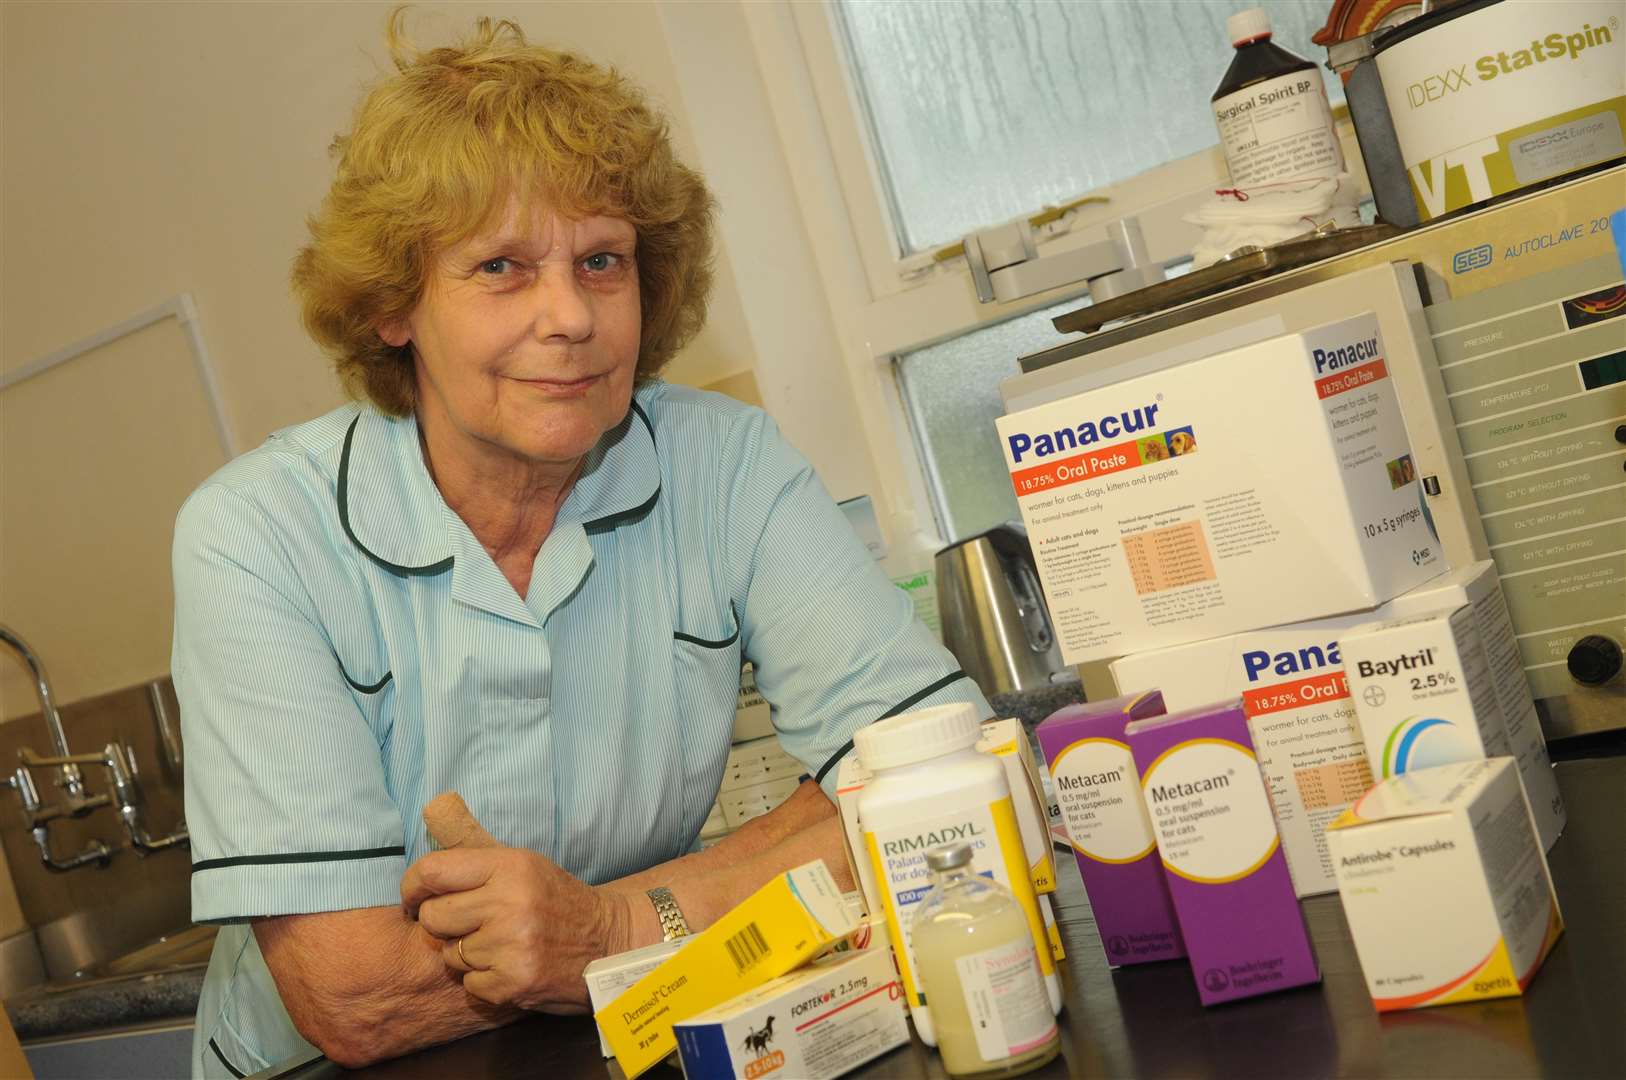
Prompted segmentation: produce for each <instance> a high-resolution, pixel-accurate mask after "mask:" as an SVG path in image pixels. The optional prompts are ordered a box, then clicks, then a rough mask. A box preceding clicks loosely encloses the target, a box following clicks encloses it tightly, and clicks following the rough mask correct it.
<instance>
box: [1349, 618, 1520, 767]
mask: <svg viewBox="0 0 1626 1080" xmlns="http://www.w3.org/2000/svg"><path fill="white" fill-rule="evenodd" d="M1342 646H1343V650H1344V666H1345V670H1346V671H1348V673H1349V685H1350V690H1351V692H1352V693H1353V694H1354V695H1355V712H1356V714H1357V715H1358V716H1359V717H1360V722H1361V736H1362V739H1363V741H1364V742H1365V744H1366V759H1367V762H1368V763H1369V764H1370V765H1371V766H1372V775H1373V776H1374V777H1376V778H1378V779H1380V780H1386V779H1388V778H1389V777H1391V776H1397V775H1399V774H1400V773H1404V772H1409V771H1411V770H1412V769H1421V768H1427V767H1429V766H1431V765H1448V764H1450V763H1452V762H1457V761H1473V760H1477V759H1479V758H1486V757H1501V756H1503V755H1506V754H1508V753H1509V751H1510V747H1509V744H1508V739H1507V725H1506V724H1505V723H1504V722H1503V720H1502V707H1501V703H1500V702H1499V701H1498V700H1497V697H1496V687H1495V686H1494V685H1493V684H1492V681H1491V672H1490V661H1489V660H1488V659H1486V656H1485V649H1484V647H1483V646H1482V645H1481V644H1480V642H1479V632H1478V631H1477V630H1476V629H1475V627H1474V614H1473V609H1472V608H1469V607H1466V606H1463V607H1459V608H1456V609H1454V610H1446V611H1437V612H1433V613H1431V614H1428V615H1418V616H1414V617H1412V618H1407V619H1391V620H1389V621H1387V622H1370V623H1363V624H1362V625H1360V626H1357V627H1354V628H1352V629H1350V630H1349V631H1347V632H1346V633H1345V634H1344V636H1343V640H1342Z"/></svg>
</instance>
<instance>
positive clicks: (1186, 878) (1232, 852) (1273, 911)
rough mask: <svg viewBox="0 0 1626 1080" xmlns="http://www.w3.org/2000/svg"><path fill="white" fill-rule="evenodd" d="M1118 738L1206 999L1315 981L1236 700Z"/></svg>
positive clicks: (1141, 725)
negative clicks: (1125, 746)
mask: <svg viewBox="0 0 1626 1080" xmlns="http://www.w3.org/2000/svg"><path fill="white" fill-rule="evenodd" d="M1125 734H1126V735H1127V736H1128V739H1129V746H1130V748H1131V749H1132V750H1133V751H1134V754H1135V765H1136V766H1137V767H1138V768H1139V770H1140V782H1141V790H1142V792H1143V794H1144V795H1145V798H1146V809H1147V810H1148V811H1149V812H1150V813H1151V816H1152V827H1153V831H1154V832H1156V834H1157V846H1158V854H1159V855H1160V856H1161V857H1162V860H1163V869H1164V871H1165V872H1166V873H1167V876H1168V882H1169V893H1170V895H1171V896H1173V897H1174V910H1175V911H1176V912H1177V913H1178V914H1179V916H1180V933H1181V936H1182V937H1183V938H1184V939H1185V943H1186V955H1187V956H1189V957H1190V958H1191V971H1192V974H1193V975H1194V976H1196V979H1197V992H1198V994H1199V995H1200V996H1201V998H1202V1002H1203V1004H1204V1005H1217V1004H1219V1003H1220V1002H1222V1001H1232V1000H1235V999H1236V998H1244V997H1253V996H1254V995H1256V994H1268V993H1271V992H1273V991H1276V990H1285V989H1287V988H1288V987H1291V986H1303V985H1304V984H1306V983H1316V982H1320V981H1321V970H1320V968H1319V967H1317V965H1316V959H1315V953H1314V952H1313V951H1311V949H1310V935H1309V932H1308V931H1307V930H1306V929H1305V926H1304V914H1303V912H1301V911H1300V910H1299V903H1298V898H1297V896H1295V895H1294V892H1293V880H1292V878H1290V877H1288V874H1287V859H1286V857H1285V856H1284V855H1283V854H1282V844H1281V837H1280V836H1279V835H1278V834H1277V832H1276V819H1275V816H1274V815H1273V814H1272V812H1271V808H1270V796H1269V794H1268V793H1267V792H1266V791H1265V782H1264V778H1263V777H1262V776H1261V775H1260V773H1259V762H1258V760H1257V759H1256V758H1255V757H1254V752H1253V738H1252V736H1250V735H1249V734H1248V717H1247V714H1246V713H1244V712H1243V711H1242V702H1241V700H1240V699H1233V700H1231V701H1223V702H1220V703H1218V704H1215V705H1206V706H1204V707H1202V708H1200V709H1188V710H1186V711H1185V712H1178V713H1171V714H1170V715H1168V716H1159V717H1154V718H1152V719H1149V720H1137V721H1135V722H1133V723H1131V724H1129V725H1128V726H1127V727H1126V728H1125Z"/></svg>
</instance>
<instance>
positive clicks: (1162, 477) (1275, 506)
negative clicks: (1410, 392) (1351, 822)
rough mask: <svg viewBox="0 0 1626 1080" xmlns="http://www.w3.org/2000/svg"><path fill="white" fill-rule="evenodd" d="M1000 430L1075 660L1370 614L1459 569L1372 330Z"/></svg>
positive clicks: (1244, 351) (1130, 390)
mask: <svg viewBox="0 0 1626 1080" xmlns="http://www.w3.org/2000/svg"><path fill="white" fill-rule="evenodd" d="M1107 375H1108V376H1110V373H1107ZM997 426H998V429H999V436H1000V445H1001V446H1002V448H1003V451H1004V454H1005V461H1006V465H1007V466H1008V467H1009V470H1010V474H1011V483H1012V485H1013V486H1014V488H1015V490H1016V497H1017V503H1018V504H1019V505H1020V507H1021V510H1022V520H1023V521H1024V522H1025V523H1026V525H1027V529H1028V538H1029V540H1030V541H1031V542H1032V544H1033V553H1034V557H1035V559H1036V561H1037V562H1038V566H1039V577H1040V580H1041V582H1042V583H1043V586H1044V593H1045V599H1046V600H1047V601H1048V602H1049V607H1050V614H1051V616H1052V618H1053V619H1054V621H1055V624H1056V632H1057V636H1058V638H1059V640H1060V643H1061V650H1062V656H1063V658H1064V659H1065V660H1066V661H1067V662H1068V663H1082V662H1085V661H1089V660H1099V659H1104V658H1108V657H1116V656H1122V655H1124V654H1126V653H1135V652H1141V651H1144V650H1147V649H1160V648H1167V647H1169V646H1171V645H1180V644H1184V643H1185V642H1189V641H1201V640H1204V639H1207V638H1214V637H1219V636H1221V635H1225V634H1235V633H1240V632H1242V631H1244V630H1250V629H1254V628H1256V627H1260V626H1279V625H1282V624H1284V623H1292V622H1302V621H1304V620H1306V619H1319V618H1326V617H1329V616H1332V615H1339V614H1343V613H1346V612H1352V611H1361V610H1369V609H1371V608H1374V607H1376V606H1377V605H1379V604H1381V603H1383V602H1384V601H1386V600H1388V599H1390V598H1391V597H1394V596H1396V595H1398V594H1399V593H1402V592H1404V591H1405V590H1407V589H1409V588H1411V587H1412V586H1414V585H1417V584H1420V583H1421V582H1423V581H1426V580H1427V579H1428V578H1430V577H1433V576H1434V575H1435V574H1437V573H1439V572H1440V570H1441V569H1442V568H1443V566H1444V563H1443V561H1442V556H1441V554H1440V544H1439V542H1438V540H1437V539H1436V538H1435V537H1434V535H1433V531H1432V529H1431V527H1430V525H1429V522H1428V521H1427V519H1426V517H1425V515H1424V513H1423V506H1422V499H1421V493H1420V491H1419V488H1418V483H1417V470H1416V467H1415V465H1414V463H1413V461H1412V457H1411V451H1410V447H1409V444H1408V442H1407V439H1406V429H1405V425H1404V423H1403V421H1402V418H1401V412H1400V404H1399V402H1398V401H1397V400H1396V397H1395V390H1394V383H1393V380H1392V379H1391V378H1390V377H1389V372H1388V367H1387V365H1386V361H1385V357H1384V344H1383V340H1382V337H1381V336H1380V334H1379V331H1378V322H1377V318H1376V316H1374V315H1372V314H1365V315H1360V316H1357V317H1355V318H1352V319H1347V320H1344V321H1341V322H1337V323H1333V324H1330V325H1327V326H1323V327H1319V328H1317V329H1314V330H1309V331H1305V332H1303V333H1299V334H1289V335H1285V336H1282V337H1277V338H1272V339H1270V340H1268V341H1263V342H1259V343H1256V344H1253V345H1249V346H1246V347H1244V348H1240V349H1235V350H1232V351H1230V352H1225V353H1220V354H1218V355H1215V356H1210V357H1207V358H1205V359H1201V360H1194V361H1192V362H1190V363H1186V364H1180V365H1177V366H1174V367H1169V368H1165V369H1163V370H1160V371H1155V372H1151V373H1148V374H1141V375H1137V376H1134V377H1131V378H1125V379H1123V380H1122V381H1118V382H1115V383H1112V384H1111V385H1105V386H1102V387H1100V388H1097V389H1092V390H1087V391H1084V392H1083V393H1079V394H1075V395H1073V396H1072V397H1069V398H1064V399H1062V400H1060V401H1055V402H1050V403H1048V404H1045V405H1041V406H1038V407H1037V408H1033V409H1028V410H1024V411H1022V412H1018V413H1013V414H1011V415H1009V416H1005V417H1001V418H1000V419H999V420H998V422H997Z"/></svg>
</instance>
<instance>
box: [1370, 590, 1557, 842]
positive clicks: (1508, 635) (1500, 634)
mask: <svg viewBox="0 0 1626 1080" xmlns="http://www.w3.org/2000/svg"><path fill="white" fill-rule="evenodd" d="M1463 604H1467V605H1468V606H1469V607H1471V608H1473V612H1474V628H1475V629H1476V630H1478V631H1479V644H1480V645H1481V646H1483V647H1484V649H1485V659H1486V660H1487V661H1488V662H1489V663H1490V669H1491V682H1492V683H1493V684H1494V685H1495V687H1496V700H1497V702H1498V703H1499V704H1500V705H1501V708H1502V722H1503V723H1504V724H1505V725H1506V726H1507V741H1508V745H1509V747H1510V748H1511V752H1512V754H1513V756H1514V758H1516V759H1517V760H1518V762H1519V779H1520V780H1522V781H1523V782H1524V794H1525V797H1526V798H1527V799H1529V800H1530V811H1531V813H1533V814H1534V815H1535V818H1536V832H1537V834H1538V835H1540V837H1541V846H1542V849H1543V850H1551V849H1552V846H1553V842H1554V841H1555V840H1557V839H1558V836H1559V834H1560V833H1562V832H1563V831H1564V824H1565V821H1566V820H1567V818H1566V815H1565V811H1564V797H1563V796H1562V795H1560V794H1559V792H1558V778H1557V777H1556V776H1554V775H1553V762H1552V759H1551V758H1550V757H1548V756H1547V740H1546V738H1545V737H1544V736H1543V735H1542V731H1541V718H1540V717H1539V716H1537V715H1536V703H1535V701H1534V700H1533V699H1532V698H1531V696H1530V680H1529V679H1528V678H1526V676H1525V673H1524V659H1523V658H1522V657H1521V656H1520V655H1519V641H1518V639H1517V638H1516V637H1514V635H1513V619H1512V617H1511V616H1510V614H1509V613H1508V609H1507V598H1506V597H1505V596H1504V595H1503V594H1502V584H1501V581H1500V580H1499V579H1498V578H1497V576H1496V564H1495V563H1493V562H1488V561H1487V562H1477V563H1472V564H1470V565H1468V566H1464V567H1463V568H1462V569H1460V570H1453V571H1451V572H1450V573H1448V574H1441V575H1440V576H1439V577H1437V578H1435V579H1434V580H1432V581H1430V582H1428V583H1427V584H1425V585H1421V586H1418V587H1417V588H1415V589H1413V590H1411V591H1410V592H1408V593H1405V594H1403V595H1401V596H1397V597H1395V599H1394V601H1393V602H1392V603H1391V604H1390V605H1389V611H1390V612H1391V613H1392V614H1393V615H1394V616H1395V617H1397V618H1398V617H1404V616H1409V615H1422V614H1425V613H1427V612H1430V611H1440V610H1444V609H1447V608H1454V607H1460V606H1462V605H1463Z"/></svg>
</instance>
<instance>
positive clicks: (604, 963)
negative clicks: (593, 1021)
mask: <svg viewBox="0 0 1626 1080" xmlns="http://www.w3.org/2000/svg"><path fill="white" fill-rule="evenodd" d="M693 940H694V938H693V937H680V938H676V939H675V940H672V941H657V942H656V943H655V944H653V945H645V946H644V947H643V948H641V949H629V950H628V951H627V952H624V953H616V954H615V955H614V956H602V957H600V958H599V959H597V960H594V961H593V962H592V963H591V964H588V965H587V967H586V968H585V969H584V970H583V971H582V978H583V979H586V980H587V997H588V1000H589V1001H591V1002H592V1003H593V1011H594V1012H598V1010H600V1009H602V1008H604V1006H606V1005H608V1004H609V1003H610V1002H612V1001H614V1000H615V999H616V998H618V997H620V996H621V992H622V991H623V990H625V989H626V988H627V987H629V986H631V985H632V984H633V983H635V982H637V981H638V980H639V979H641V978H643V977H644V976H645V975H648V974H649V973H650V972H651V971H654V970H655V969H656V968H658V967H660V966H661V965H662V964H664V963H665V962H666V961H667V960H668V959H669V958H670V957H671V955H672V954H673V953H675V952H677V951H678V950H679V949H681V948H683V946H685V945H687V944H688V943H689V942H691V941H693ZM598 1046H599V1049H600V1050H601V1051H603V1053H604V1056H605V1057H607V1058H609V1057H615V1051H613V1050H611V1049H610V1044H609V1043H607V1042H605V1041H604V1033H603V1032H602V1031H601V1032H599V1036H598Z"/></svg>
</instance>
